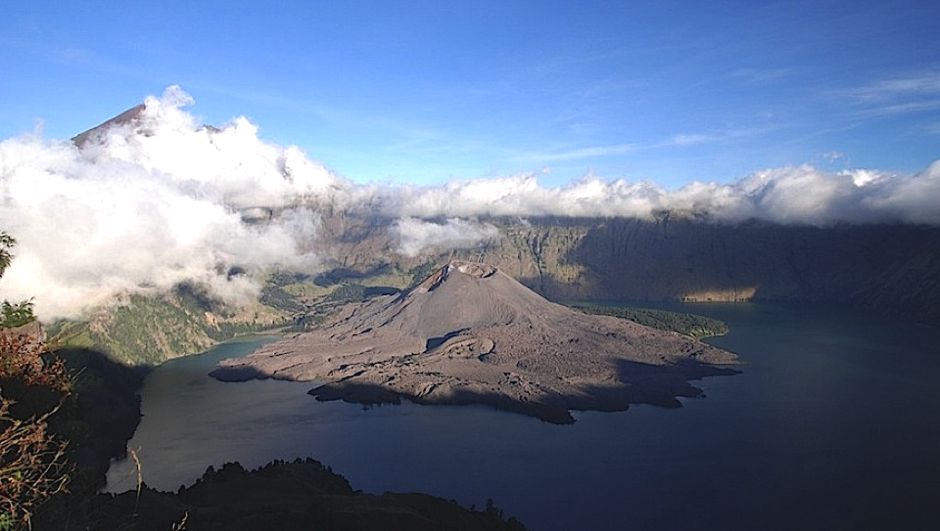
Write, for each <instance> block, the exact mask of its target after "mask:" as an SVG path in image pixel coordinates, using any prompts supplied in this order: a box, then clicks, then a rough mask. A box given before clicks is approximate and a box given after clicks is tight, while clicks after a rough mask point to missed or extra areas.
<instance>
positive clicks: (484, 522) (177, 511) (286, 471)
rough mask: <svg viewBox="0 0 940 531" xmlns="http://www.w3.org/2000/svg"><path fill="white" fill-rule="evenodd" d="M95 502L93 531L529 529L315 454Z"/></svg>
mask: <svg viewBox="0 0 940 531" xmlns="http://www.w3.org/2000/svg"><path fill="white" fill-rule="evenodd" d="M93 501H94V506H95V507H94V511H93V512H94V518H93V520H92V522H91V523H90V524H89V525H88V527H87V528H90V529H102V530H104V529H108V530H110V529H136V530H154V531H165V530H169V529H192V530H197V529H211V530H216V529H217V530H233V529H239V530H241V529H244V530H252V531H254V530H258V529H279V530H308V529H331V530H349V531H353V530H355V531H373V530H375V531H379V530H382V531H390V530H402V531H406V530H407V531H423V530H427V531H432V530H433V531H437V530H453V531H477V530H479V531H483V530H505V531H524V530H525V526H524V525H522V523H520V522H519V521H518V520H516V519H515V518H512V517H509V518H504V517H503V514H502V511H501V510H499V509H497V508H496V507H494V506H493V505H492V503H489V504H487V506H486V507H485V508H484V509H483V510H476V509H472V508H471V509H466V508H464V507H462V506H460V505H459V504H457V502H454V501H450V500H444V499H442V498H436V497H434V496H428V495H427V494H417V493H392V492H386V493H384V494H381V495H376V494H367V493H364V492H362V491H358V490H354V489H353V488H352V487H351V486H350V484H349V482H348V481H346V479H345V478H344V477H343V476H340V475H339V474H336V473H334V472H333V471H332V470H330V469H329V468H328V467H325V466H323V465H322V464H320V463H319V462H317V461H315V460H313V459H298V460H295V461H293V462H284V461H275V462H273V463H270V464H267V465H265V466H263V467H261V468H258V469H256V470H251V471H247V470H245V469H244V468H243V467H242V466H241V465H239V464H238V463H228V464H226V465H224V466H223V467H221V468H220V469H218V470H215V469H213V468H212V467H210V468H209V470H208V471H207V472H206V473H205V475H203V476H202V478H200V479H199V480H198V481H196V484H195V485H193V486H191V487H186V488H180V490H179V491H178V492H176V493H168V492H159V491H156V490H153V489H150V488H147V487H145V488H144V489H143V490H142V492H141V495H140V498H139V499H138V498H137V493H136V492H135V491H130V492H125V493H123V494H119V495H113V494H99V495H98V496H97V497H96V498H95V499H94V500H93ZM59 529H62V528H61V527H60V528H59Z"/></svg>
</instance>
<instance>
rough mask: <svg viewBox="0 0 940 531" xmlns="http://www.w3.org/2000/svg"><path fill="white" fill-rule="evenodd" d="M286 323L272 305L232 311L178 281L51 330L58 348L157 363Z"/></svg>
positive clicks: (129, 362)
mask: <svg viewBox="0 0 940 531" xmlns="http://www.w3.org/2000/svg"><path fill="white" fill-rule="evenodd" d="M289 323H290V321H289V319H288V318H287V317H286V316H285V315H284V313H283V312H279V311H277V310H275V309H272V308H269V307H265V306H263V305H260V304H256V305H254V306H252V307H249V308H247V309H242V310H239V312H238V313H236V312H235V310H234V309H230V308H227V307H226V306H224V305H222V304H221V303H219V302H217V301H211V300H209V299H208V298H207V297H206V295H205V294H204V293H200V292H198V290H195V289H194V288H192V287H191V286H189V287H186V286H181V287H178V288H177V289H175V290H174V291H173V292H172V293H170V294H166V295H153V296H148V295H131V296H129V297H127V298H126V300H124V301H120V302H117V303H115V304H113V305H111V306H108V307H105V308H100V309H99V310H98V311H97V312H95V313H94V314H92V315H91V316H90V317H89V318H88V320H87V321H82V322H74V321H63V322H59V323H56V324H54V325H53V326H50V327H49V333H50V335H51V336H52V337H53V338H54V339H53V341H54V342H55V343H56V344H57V345H59V346H61V347H77V348H94V349H98V350H102V351H105V352H107V353H108V354H109V355H110V356H111V357H112V358H113V359H115V360H116V361H119V362H121V363H123V364H125V365H155V364H158V363H161V362H163V361H165V360H167V359H170V358H175V357H179V356H183V355H187V354H193V353H196V352H201V351H203V350H205V349H207V348H209V347H210V346H212V345H213V344H215V343H217V342H219V341H224V340H226V339H231V338H232V337H235V336H238V335H242V334H249V333H253V332H258V331H261V330H266V329H271V328H275V327H279V326H286V325H288V324H289Z"/></svg>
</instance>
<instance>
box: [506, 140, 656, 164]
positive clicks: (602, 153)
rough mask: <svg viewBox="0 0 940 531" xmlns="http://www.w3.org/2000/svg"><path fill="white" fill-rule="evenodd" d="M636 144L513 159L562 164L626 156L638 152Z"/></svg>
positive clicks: (522, 156)
mask: <svg viewBox="0 0 940 531" xmlns="http://www.w3.org/2000/svg"><path fill="white" fill-rule="evenodd" d="M637 148H638V146H637V145H636V144H629V143H628V144H608V145H599V146H585V147H580V148H574V149H563V150H559V151H543V152H531V153H523V154H522V155H518V156H516V157H513V159H514V160H516V161H519V162H560V161H567V160H580V159H588V158H593V157H610V156H614V155H626V154H627V153H631V152H633V151H636V150H637Z"/></svg>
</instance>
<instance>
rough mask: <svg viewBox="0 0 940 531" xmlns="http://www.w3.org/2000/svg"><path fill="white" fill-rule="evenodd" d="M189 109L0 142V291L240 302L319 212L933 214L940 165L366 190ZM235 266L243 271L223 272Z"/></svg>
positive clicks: (249, 128) (816, 220) (303, 256)
mask: <svg viewBox="0 0 940 531" xmlns="http://www.w3.org/2000/svg"><path fill="white" fill-rule="evenodd" d="M191 103H192V98H190V97H189V95H187V94H186V93H184V92H183V91H182V90H180V89H179V88H178V87H170V88H169V89H167V91H166V92H165V93H164V94H163V96H162V97H159V98H156V97H150V98H147V100H146V102H145V105H144V106H143V107H142V109H141V110H140V111H139V112H138V113H137V114H136V116H133V117H132V119H130V120H127V121H125V122H123V123H116V124H113V125H112V126H111V127H109V128H106V129H104V130H98V131H97V132H96V133H95V134H93V135H89V136H88V137H86V138H85V139H84V140H83V142H82V143H81V144H82V145H81V148H79V147H76V146H75V145H74V144H73V143H72V142H70V141H64V140H47V139H43V138H40V137H37V136H23V137H18V138H11V139H7V140H4V141H2V142H0V229H2V230H6V231H7V232H9V233H10V234H11V235H13V236H14V237H15V238H16V239H17V240H18V242H19V243H18V246H17V248H16V249H15V255H16V258H15V259H14V261H13V265H12V266H11V267H10V269H9V270H8V271H7V273H6V275H5V276H4V278H3V279H2V281H0V297H5V298H10V299H22V298H27V297H35V299H36V306H37V310H38V313H39V314H40V315H41V316H42V317H43V318H45V319H51V318H55V317H75V316H77V315H79V313H80V312H81V310H82V309H83V308H85V307H87V306H89V305H95V304H98V303H100V302H102V301H105V300H108V299H110V298H112V297H114V296H115V295H116V294H118V293H124V292H129V291H130V292H134V291H147V290H162V289H166V288H168V287H170V286H172V285H174V284H176V283H178V282H181V281H184V280H195V281H197V282H200V283H203V284H206V285H208V286H209V287H210V288H211V290H212V292H213V293H214V294H215V295H217V296H219V297H221V298H223V299H225V300H228V301H233V302H238V301H242V300H247V299H249V298H251V297H253V296H254V295H256V294H257V291H258V289H259V286H258V284H257V281H256V280H253V275H255V276H256V274H260V273H262V272H264V271H266V270H268V269H270V268H273V267H290V268H306V269H309V268H312V267H315V265H316V264H317V263H318V261H319V260H320V259H321V258H322V257H321V256H320V255H319V254H318V252H317V250H316V249H312V248H311V242H312V241H313V240H314V236H315V234H316V228H317V225H318V221H319V215H320V213H321V212H324V210H323V209H324V207H327V206H328V207H330V209H340V210H346V211H353V212H356V211H359V212H364V213H367V214H368V213H377V214H382V215H384V216H390V217H393V218H397V219H398V221H397V222H396V223H394V224H393V225H392V227H391V230H392V233H393V235H395V236H396V237H397V239H398V248H397V250H398V252H400V253H401V254H404V255H409V256H414V255H416V254H419V253H422V252H424V251H426V250H428V249H432V248H433V249H437V250H449V249H455V248H466V247H473V246H476V245H478V244H480V243H481V242H484V241H488V240H491V239H493V238H495V237H497V232H496V229H495V228H494V227H492V226H491V225H488V224H485V223H480V222H478V221H473V220H475V219H478V218H480V217H485V216H518V217H523V218H524V217H534V216H542V215H551V216H579V217H580V216H585V217H591V216H606V217H612V216H623V217H636V218H642V219H652V218H653V217H655V216H656V215H657V213H659V212H662V211H680V212H684V213H689V214H693V215H696V216H700V217H702V218H706V219H710V220H714V221H720V222H735V221H740V220H745V219H750V218H758V219H763V220H767V221H772V222H779V223H803V224H815V225H826V224H830V223H834V222H843V221H847V222H855V223H866V222H903V223H926V224H940V161H938V162H935V163H933V164H931V165H930V166H929V167H928V168H926V169H925V170H923V171H921V172H919V173H916V174H911V175H902V174H893V173H886V172H880V171H877V170H866V169H860V170H850V171H843V172H834V173H833V172H825V171H822V170H819V169H816V168H814V167H811V166H794V167H786V168H777V169H769V170H764V171H760V172H757V173H755V174H753V175H751V176H748V177H745V178H743V179H741V180H740V181H737V182H735V183H732V184H717V183H710V182H693V183H690V184H688V185H686V186H683V187H682V188H679V189H677V190H667V189H664V188H662V187H659V186H657V185H655V184H653V183H650V182H628V181H625V180H616V181H604V180H601V179H597V178H594V177H590V176H589V177H586V178H584V179H582V180H580V181H577V182H574V183H572V184H570V185H567V186H563V187H546V186H542V185H540V184H539V183H538V180H537V178H536V177H535V175H518V176H510V177H505V178H498V179H479V180H470V181H461V182H452V183H449V184H446V185H443V186H437V187H413V186H376V185H370V186H360V185H355V184H353V183H351V182H350V181H348V180H345V179H343V178H341V177H338V176H336V175H335V174H333V173H332V172H330V171H329V170H327V169H326V168H325V167H324V166H323V165H321V164H319V163H317V162H314V161H312V160H311V159H309V158H308V157H307V156H306V155H305V154H304V152H303V151H302V150H301V149H299V148H297V147H295V146H287V147H283V146H278V145H275V144H271V143H267V142H264V141H263V140H261V139H259V137H258V131H257V127H256V126H254V125H253V124H251V123H250V122H249V121H248V120H247V119H245V118H244V117H239V118H236V119H234V120H233V121H232V122H231V123H229V124H227V125H225V126H224V127H222V128H220V129H217V128H212V127H204V126H201V125H200V124H199V122H198V121H197V120H196V118H195V117H194V116H193V115H191V114H189V113H188V112H186V110H185V107H186V106H187V105H189V104H191ZM259 211H260V212H261V213H262V214H264V213H265V212H272V211H276V212H277V214H276V215H275V216H274V217H273V218H272V219H271V220H269V221H265V222H262V223H253V224H251V223H245V221H244V217H245V216H244V214H245V213H246V212H253V213H254V214H257V213H258V212H259ZM254 214H253V215H254ZM262 217H263V216H262ZM431 219H444V220H445V221H443V222H441V221H429V220H431ZM235 266H237V267H239V268H241V269H243V270H245V271H247V274H246V275H234V276H233V275H230V274H229V271H230V269H231V268H232V267H235Z"/></svg>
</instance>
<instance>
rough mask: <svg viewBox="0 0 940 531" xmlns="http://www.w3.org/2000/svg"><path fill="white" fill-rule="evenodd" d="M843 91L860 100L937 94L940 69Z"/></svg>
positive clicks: (939, 88)
mask: <svg viewBox="0 0 940 531" xmlns="http://www.w3.org/2000/svg"><path fill="white" fill-rule="evenodd" d="M841 92H842V94H844V95H846V96H849V97H850V98H853V99H855V100H857V101H859V102H871V101H884V100H894V99H898V98H902V97H912V96H925V95H927V96H929V95H936V94H940V71H935V72H925V73H922V74H920V75H911V76H902V77H893V78H888V79H882V80H879V81H875V82H872V83H869V84H867V85H862V86H860V87H855V88H851V89H847V90H844V91H841Z"/></svg>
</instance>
